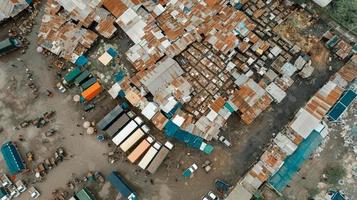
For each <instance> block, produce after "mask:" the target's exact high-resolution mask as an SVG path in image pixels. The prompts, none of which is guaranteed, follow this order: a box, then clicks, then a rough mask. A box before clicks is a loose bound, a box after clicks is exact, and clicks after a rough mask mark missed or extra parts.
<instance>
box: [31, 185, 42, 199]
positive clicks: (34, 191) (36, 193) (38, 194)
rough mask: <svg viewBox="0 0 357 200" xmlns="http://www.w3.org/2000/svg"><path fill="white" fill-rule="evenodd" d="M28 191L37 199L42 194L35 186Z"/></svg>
mask: <svg viewBox="0 0 357 200" xmlns="http://www.w3.org/2000/svg"><path fill="white" fill-rule="evenodd" d="M28 192H29V193H30V195H31V197H32V198H33V199H37V198H38V197H39V196H40V193H39V192H38V191H37V189H36V188H35V187H33V186H31V187H30V188H29V189H28Z"/></svg>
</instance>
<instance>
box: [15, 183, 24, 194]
mask: <svg viewBox="0 0 357 200" xmlns="http://www.w3.org/2000/svg"><path fill="white" fill-rule="evenodd" d="M15 185H16V188H17V190H18V191H19V192H21V193H23V192H25V191H26V189H27V187H26V185H25V184H24V182H22V180H18V181H16V183H15Z"/></svg>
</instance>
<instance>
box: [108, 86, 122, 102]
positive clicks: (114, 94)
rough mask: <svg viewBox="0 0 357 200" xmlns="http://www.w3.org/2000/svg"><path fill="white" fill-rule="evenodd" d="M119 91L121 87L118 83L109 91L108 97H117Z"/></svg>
mask: <svg viewBox="0 0 357 200" xmlns="http://www.w3.org/2000/svg"><path fill="white" fill-rule="evenodd" d="M120 90H121V87H120V85H119V83H115V84H114V85H113V86H112V87H111V88H110V89H109V90H108V93H109V94H110V96H111V97H112V98H113V99H115V98H117V97H118V94H119V92H120Z"/></svg>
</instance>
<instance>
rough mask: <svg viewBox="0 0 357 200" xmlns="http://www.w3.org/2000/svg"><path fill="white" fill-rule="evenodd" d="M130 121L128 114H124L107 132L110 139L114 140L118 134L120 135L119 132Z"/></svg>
mask: <svg viewBox="0 0 357 200" xmlns="http://www.w3.org/2000/svg"><path fill="white" fill-rule="evenodd" d="M129 121H130V118H129V117H128V116H127V115H126V114H123V115H122V116H121V117H119V118H118V119H117V120H115V121H114V122H113V123H112V125H110V126H109V128H108V129H107V130H106V131H105V132H106V133H107V135H108V136H109V137H110V138H113V137H114V136H115V135H116V133H118V131H119V130H121V129H122V128H123V127H124V126H125V125H126V124H127V123H128V122H129Z"/></svg>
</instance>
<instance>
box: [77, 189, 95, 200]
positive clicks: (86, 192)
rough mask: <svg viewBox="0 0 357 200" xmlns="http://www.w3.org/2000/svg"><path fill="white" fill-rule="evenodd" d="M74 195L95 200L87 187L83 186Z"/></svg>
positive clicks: (81, 198) (83, 199) (80, 198)
mask: <svg viewBox="0 0 357 200" xmlns="http://www.w3.org/2000/svg"><path fill="white" fill-rule="evenodd" d="M76 197H77V198H78V199H79V200H95V198H94V196H93V194H92V193H91V192H90V191H89V190H88V189H87V188H83V189H82V190H81V191H79V192H77V194H76Z"/></svg>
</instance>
